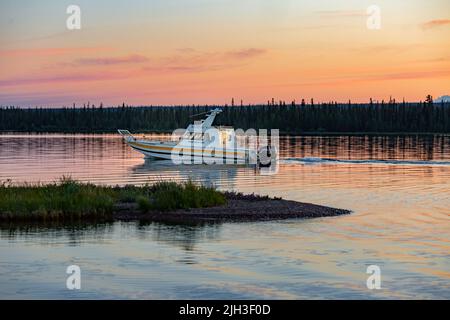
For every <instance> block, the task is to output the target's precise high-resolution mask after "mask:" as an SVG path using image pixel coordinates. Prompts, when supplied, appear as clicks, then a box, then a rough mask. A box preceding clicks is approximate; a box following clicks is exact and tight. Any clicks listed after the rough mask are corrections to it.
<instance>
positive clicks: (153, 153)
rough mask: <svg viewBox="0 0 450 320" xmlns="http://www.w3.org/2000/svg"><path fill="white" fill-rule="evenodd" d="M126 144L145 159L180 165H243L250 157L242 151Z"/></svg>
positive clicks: (150, 142)
mask: <svg viewBox="0 0 450 320" xmlns="http://www.w3.org/2000/svg"><path fill="white" fill-rule="evenodd" d="M127 143H128V145H129V146H130V147H132V148H133V149H134V150H136V151H138V152H140V153H142V154H143V155H145V157H147V158H155V159H164V160H173V161H176V162H181V163H192V164H201V163H206V164H213V163H216V164H219V163H220V164H235V163H236V164H244V163H246V161H248V159H249V156H250V154H249V152H248V150H244V149H236V150H228V149H222V148H215V149H208V148H202V147H201V146H194V147H190V146H186V145H184V146H183V145H177V144H175V143H161V142H152V141H146V140H135V141H127Z"/></svg>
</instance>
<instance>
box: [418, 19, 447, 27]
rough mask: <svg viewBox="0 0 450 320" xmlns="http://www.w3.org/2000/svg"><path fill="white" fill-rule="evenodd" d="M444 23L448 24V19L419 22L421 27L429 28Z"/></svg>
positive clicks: (443, 24) (440, 25)
mask: <svg viewBox="0 0 450 320" xmlns="http://www.w3.org/2000/svg"><path fill="white" fill-rule="evenodd" d="M445 25H450V19H440V20H431V21H428V22H425V23H422V24H421V27H422V29H424V30H429V29H434V28H438V27H442V26H445Z"/></svg>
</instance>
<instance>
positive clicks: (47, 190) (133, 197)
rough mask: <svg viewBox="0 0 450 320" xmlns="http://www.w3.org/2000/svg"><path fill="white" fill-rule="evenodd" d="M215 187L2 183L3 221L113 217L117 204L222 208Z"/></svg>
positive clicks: (0, 214)
mask: <svg viewBox="0 0 450 320" xmlns="http://www.w3.org/2000/svg"><path fill="white" fill-rule="evenodd" d="M225 202H226V198H225V195H224V194H223V193H221V192H218V191H217V190H215V189H214V188H210V187H205V186H201V185H196V184H195V183H193V182H192V181H188V182H184V183H176V182H158V183H156V184H154V185H145V186H139V187H137V186H125V187H118V186H117V187H109V186H97V185H94V184H90V183H81V182H78V181H75V180H73V179H71V178H70V177H62V178H61V179H60V180H59V181H57V182H54V183H51V184H46V185H43V184H28V183H24V184H20V185H14V184H12V183H11V182H10V181H6V182H0V220H42V221H46V220H49V221H53V220H74V219H83V218H102V219H108V218H112V215H113V213H114V208H115V205H116V204H118V203H137V205H138V208H139V209H140V210H141V211H142V212H148V211H152V210H153V211H171V210H176V209H189V208H201V207H211V206H218V205H223V204H225Z"/></svg>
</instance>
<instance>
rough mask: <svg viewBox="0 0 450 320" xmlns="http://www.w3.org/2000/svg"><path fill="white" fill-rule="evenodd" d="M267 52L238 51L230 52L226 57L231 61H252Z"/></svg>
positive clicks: (264, 50) (253, 50)
mask: <svg viewBox="0 0 450 320" xmlns="http://www.w3.org/2000/svg"><path fill="white" fill-rule="evenodd" d="M266 52H267V50H266V49H257V48H249V49H243V50H238V51H229V52H227V53H226V56H227V57H229V58H231V59H251V58H255V57H258V56H261V55H263V54H265V53H266Z"/></svg>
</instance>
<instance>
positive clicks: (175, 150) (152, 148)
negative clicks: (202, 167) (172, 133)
mask: <svg viewBox="0 0 450 320" xmlns="http://www.w3.org/2000/svg"><path fill="white" fill-rule="evenodd" d="M221 112H222V110H221V109H214V110H211V111H209V112H207V113H206V115H207V116H206V119H203V120H201V121H195V122H194V123H193V124H190V125H189V126H188V127H187V129H186V130H183V133H182V134H180V136H179V141H157V140H148V139H137V138H135V137H134V136H133V135H132V134H131V133H130V132H129V131H128V130H118V132H119V133H120V134H121V135H122V136H123V138H124V140H125V142H126V143H127V144H128V145H129V146H130V147H132V148H133V149H134V150H136V151H138V152H140V153H142V154H144V155H145V156H146V157H151V158H156V159H166V160H172V162H174V163H176V164H205V163H206V164H236V163H238V164H243V163H253V164H256V163H260V162H261V161H260V160H261V159H262V158H263V157H264V159H265V158H267V157H268V158H271V157H272V155H274V154H276V148H274V147H269V146H261V147H260V148H259V149H258V148H257V147H256V144H254V145H253V144H251V145H247V146H244V147H242V146H240V145H239V139H238V138H239V137H238V135H236V132H235V130H234V129H233V128H231V127H214V126H213V122H214V120H215V118H216V116H217V115H218V114H219V113H221ZM256 150H258V151H256Z"/></svg>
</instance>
